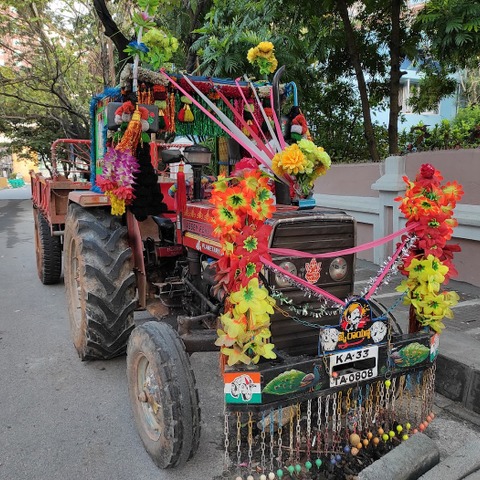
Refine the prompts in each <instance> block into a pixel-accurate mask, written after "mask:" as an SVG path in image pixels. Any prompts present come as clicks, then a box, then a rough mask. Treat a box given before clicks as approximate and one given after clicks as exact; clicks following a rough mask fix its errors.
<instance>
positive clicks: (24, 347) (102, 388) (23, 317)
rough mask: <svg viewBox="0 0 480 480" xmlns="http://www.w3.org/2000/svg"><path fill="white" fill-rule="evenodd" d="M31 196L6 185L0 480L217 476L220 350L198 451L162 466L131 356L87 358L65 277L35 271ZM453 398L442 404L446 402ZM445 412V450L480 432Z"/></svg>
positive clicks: (1, 197) (196, 360)
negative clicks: (134, 401)
mask: <svg viewBox="0 0 480 480" xmlns="http://www.w3.org/2000/svg"><path fill="white" fill-rule="evenodd" d="M12 195H14V196H15V198H14V199H11V196H12ZM21 195H23V198H24V199H23V200H22V199H21V198H22V197H21ZM18 196H20V198H18ZM28 198H29V190H28V188H25V189H15V190H8V191H0V384H1V388H0V479H1V480H60V479H61V480H65V479H67V480H77V479H78V480H80V479H81V480H97V479H98V480H123V479H125V480H127V479H128V480H150V479H152V480H153V479H155V480H166V479H168V480H197V479H206V480H208V479H212V478H214V477H216V476H217V475H220V473H221V470H222V458H223V447H222V445H223V437H222V435H223V434H222V425H223V424H222V419H223V414H222V402H223V400H222V389H223V386H222V383H221V379H220V377H219V375H218V373H217V372H218V369H217V356H216V354H194V355H193V356H192V363H193V366H194V370H195V374H196V378H197V383H198V385H199V393H200V402H201V407H202V428H203V430H202V441H201V446H200V450H199V452H198V453H197V455H196V457H195V458H194V459H193V460H192V461H190V462H189V463H188V464H187V466H186V467H184V468H183V469H181V470H169V471H161V470H158V469H157V468H156V467H155V466H154V464H153V463H152V462H151V460H150V458H149V457H148V455H147V454H146V453H145V451H144V449H143V446H142V444H141V442H140V439H139V438H138V436H137V433H136V430H135V426H134V423H133V417H132V414H131V411H130V406H129V403H128V398H127V386H126V375H125V359H124V358H120V359H116V360H113V361H108V362H83V363H82V362H80V361H79V359H78V358H77V356H76V352H75V350H74V348H73V345H72V344H71V341H70V334H69V328H68V319H67V313H66V305H65V299H64V287H63V284H60V285H56V286H44V285H42V284H41V283H40V281H39V280H38V278H37V275H36V269H35V255H34V242H33V220H32V212H31V202H30V201H29V200H28ZM359 267H360V278H362V277H361V275H362V274H363V276H364V277H365V278H368V275H370V274H371V266H370V269H369V268H366V267H365V266H363V267H362V265H359ZM369 272H370V273H369ZM361 281H362V280H360V282H361ZM364 281H365V280H364ZM360 285H361V284H360ZM360 290H361V288H360ZM385 300H387V298H385ZM447 403H451V402H449V401H446V400H445V399H442V398H439V399H438V401H437V405H438V406H439V407H442V405H443V406H444V405H446V404H447ZM438 413H439V414H438V415H437V419H436V421H435V422H433V423H432V425H431V426H430V427H429V429H428V430H427V433H428V434H429V435H430V436H432V438H434V439H435V440H436V441H437V443H438V444H439V446H440V448H441V451H442V456H443V457H445V456H447V455H448V454H449V453H451V452H452V451H454V450H455V449H457V448H459V447H461V445H462V444H464V443H465V442H467V443H468V442H469V441H471V440H472V439H473V438H476V437H477V436H478V429H477V427H475V426H474V425H473V424H472V423H470V422H464V421H459V420H458V419H457V418H455V417H453V416H452V415H451V413H449V412H446V411H443V410H441V409H440V410H438ZM479 425H480V423H479Z"/></svg>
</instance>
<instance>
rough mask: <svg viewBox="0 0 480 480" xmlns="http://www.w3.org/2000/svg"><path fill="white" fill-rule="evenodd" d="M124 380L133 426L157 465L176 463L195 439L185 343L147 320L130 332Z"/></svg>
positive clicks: (193, 391) (195, 411)
mask: <svg viewBox="0 0 480 480" xmlns="http://www.w3.org/2000/svg"><path fill="white" fill-rule="evenodd" d="M127 378H128V390H129V395H130V402H131V404H132V409H133V416H134V418H135V423H136V425H137V430H138V433H139V435H140V438H141V439H142V442H143V444H144V445H145V449H146V450H147V452H148V454H149V455H150V457H151V458H152V459H153V461H154V462H155V464H156V465H157V466H158V467H160V468H171V467H178V466H181V465H183V464H185V462H186V461H187V460H188V459H190V458H191V457H193V455H194V454H195V453H196V451H197V449H198V445H199V442H200V408H199V405H198V392H197V388H196V386H195V376H194V373H193V371H192V368H191V365H190V359H189V356H188V354H187V353H186V351H185V346H184V344H183V342H182V341H181V339H180V337H179V336H178V334H177V332H176V331H175V330H173V328H172V327H171V326H170V325H167V324H165V323H158V322H154V321H150V322H146V323H144V324H142V325H141V326H139V327H137V328H135V330H134V331H133V332H132V334H131V336H130V339H129V342H128V349H127Z"/></svg>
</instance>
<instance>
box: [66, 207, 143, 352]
mask: <svg viewBox="0 0 480 480" xmlns="http://www.w3.org/2000/svg"><path fill="white" fill-rule="evenodd" d="M64 250H65V258H64V263H65V265H64V277H65V288H66V293H67V301H68V313H69V318H70V327H71V331H72V336H73V343H74V345H75V348H76V350H77V352H78V355H79V356H80V358H81V359H82V360H97V359H101V360H105V359H109V358H113V357H116V356H119V355H122V354H124V353H125V350H126V346H127V341H128V337H129V335H130V332H131V330H132V329H133V326H134V324H133V312H134V310H135V307H136V298H135V274H134V273H133V263H132V262H133V260H132V251H131V249H130V247H129V245H128V240H127V228H126V227H125V226H123V225H122V224H121V222H120V220H119V219H118V218H116V217H114V216H112V215H111V214H110V212H109V211H108V210H106V209H102V208H92V209H85V208H82V207H81V206H79V205H77V204H74V203H72V204H70V206H69V207H68V214H67V219H66V223H65V239H64Z"/></svg>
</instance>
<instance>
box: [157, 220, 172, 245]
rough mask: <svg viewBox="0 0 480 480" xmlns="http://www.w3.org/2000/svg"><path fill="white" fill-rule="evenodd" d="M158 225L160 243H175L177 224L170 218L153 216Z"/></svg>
mask: <svg viewBox="0 0 480 480" xmlns="http://www.w3.org/2000/svg"><path fill="white" fill-rule="evenodd" d="M152 220H153V221H154V222H155V223H156V224H157V226H158V236H159V237H160V244H163V245H173V244H174V243H175V224H174V223H173V221H172V220H171V219H170V218H165V217H156V216H152Z"/></svg>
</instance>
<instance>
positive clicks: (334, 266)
mask: <svg viewBox="0 0 480 480" xmlns="http://www.w3.org/2000/svg"><path fill="white" fill-rule="evenodd" d="M347 271H348V266H347V261H346V260H345V259H344V258H343V257H337V258H335V259H333V260H332V263H330V268H329V269H328V273H329V274H330V278H331V279H332V280H335V281H336V282H339V281H340V280H343V279H344V278H345V277H346V276H347Z"/></svg>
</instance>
